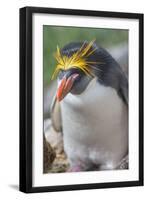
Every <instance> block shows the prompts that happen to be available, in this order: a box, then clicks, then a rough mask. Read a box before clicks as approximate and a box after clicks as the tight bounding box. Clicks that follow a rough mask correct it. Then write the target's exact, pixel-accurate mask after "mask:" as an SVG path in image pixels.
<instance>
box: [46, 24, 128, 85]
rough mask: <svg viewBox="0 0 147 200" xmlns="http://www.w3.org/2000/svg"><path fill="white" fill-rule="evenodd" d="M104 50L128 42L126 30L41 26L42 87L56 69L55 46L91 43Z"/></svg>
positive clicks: (47, 82) (48, 81)
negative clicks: (93, 42) (75, 42)
mask: <svg viewBox="0 0 147 200" xmlns="http://www.w3.org/2000/svg"><path fill="white" fill-rule="evenodd" d="M93 39H96V43H98V44H99V45H100V46H102V47H104V48H109V47H112V46H115V45H117V44H119V43H123V42H126V41H127V40H128V31H127V30H120V29H119V30H118V29H100V28H77V27H55V26H46V25H44V26H43V70H44V73H43V75H44V86H46V85H48V84H49V83H50V81H51V76H52V74H53V71H54V69H55V67H56V61H55V59H54V56H53V55H54V53H55V52H56V47H57V45H58V46H59V47H60V48H62V47H63V46H64V45H65V44H67V43H70V42H73V41H84V40H87V41H91V40H93Z"/></svg>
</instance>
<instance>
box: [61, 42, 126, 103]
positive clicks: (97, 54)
mask: <svg viewBox="0 0 147 200" xmlns="http://www.w3.org/2000/svg"><path fill="white" fill-rule="evenodd" d="M83 43H85V44H87V42H72V43H69V44H67V45H65V46H64V47H63V48H62V49H61V54H62V55H63V56H67V57H71V56H72V55H73V54H75V53H76V52H77V51H78V50H79V49H80V48H81V46H82V45H83ZM90 51H91V52H92V53H91V54H90V55H89V56H87V57H86V61H87V62H89V63H91V64H90V70H91V71H92V73H93V74H94V75H95V76H96V77H97V78H98V79H97V80H98V81H99V83H101V84H103V85H105V86H106V87H107V86H109V87H112V88H114V89H116V91H117V92H118V94H119V96H120V97H121V98H122V100H123V101H124V102H125V103H126V104H127V102H128V80H127V78H126V76H125V74H124V72H123V71H122V69H121V67H120V66H119V64H118V63H117V62H116V61H115V59H114V58H113V57H112V56H111V55H110V54H109V53H108V52H107V51H106V50H105V49H103V48H101V47H100V46H98V45H97V44H96V43H93V44H92V46H91V49H90ZM73 67H74V66H73ZM69 70H71V71H72V69H69ZM61 73H64V72H61ZM61 73H59V77H60V76H61ZM79 73H80V75H81V78H80V79H79V83H78V82H77V83H76V84H75V86H74V88H76V85H77V89H75V93H76V91H77V93H81V92H82V91H83V90H84V89H85V88H86V86H87V85H88V83H89V82H90V80H91V79H92V77H90V78H87V75H86V74H83V73H82V72H80V70H79ZM85 77H86V78H85ZM74 88H73V90H74ZM81 88H82V89H81Z"/></svg>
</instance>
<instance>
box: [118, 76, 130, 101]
mask: <svg viewBox="0 0 147 200" xmlns="http://www.w3.org/2000/svg"><path fill="white" fill-rule="evenodd" d="M118 94H119V96H120V97H121V98H122V100H123V101H124V103H125V104H126V105H128V79H127V77H126V76H125V75H124V76H122V78H121V81H120V87H119V90H118Z"/></svg>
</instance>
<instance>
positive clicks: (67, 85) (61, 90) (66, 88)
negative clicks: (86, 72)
mask: <svg viewBox="0 0 147 200" xmlns="http://www.w3.org/2000/svg"><path fill="white" fill-rule="evenodd" d="M78 76H79V74H77V73H75V74H72V75H71V76H70V77H69V78H68V79H67V78H66V77H64V78H63V79H62V80H61V83H60V85H59V87H58V89H57V94H56V97H57V100H58V101H61V100H62V99H64V97H65V96H66V95H67V94H68V93H69V92H70V90H71V88H72V86H73V84H74V82H75V80H76V79H77V77H78Z"/></svg>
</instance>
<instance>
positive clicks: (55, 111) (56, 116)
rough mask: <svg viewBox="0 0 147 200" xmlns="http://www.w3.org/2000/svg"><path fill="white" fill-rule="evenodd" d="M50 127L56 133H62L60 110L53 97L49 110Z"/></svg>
mask: <svg viewBox="0 0 147 200" xmlns="http://www.w3.org/2000/svg"><path fill="white" fill-rule="evenodd" d="M50 113H51V121H52V126H53V128H54V129H55V131H57V132H62V119H61V108H60V103H59V102H58V101H57V99H56V96H54V98H53V100H52V104H51V108H50Z"/></svg>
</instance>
